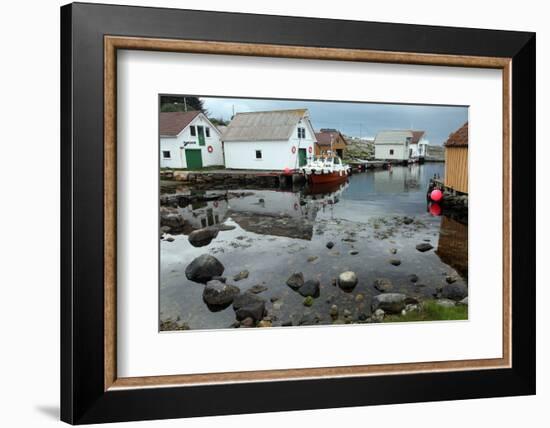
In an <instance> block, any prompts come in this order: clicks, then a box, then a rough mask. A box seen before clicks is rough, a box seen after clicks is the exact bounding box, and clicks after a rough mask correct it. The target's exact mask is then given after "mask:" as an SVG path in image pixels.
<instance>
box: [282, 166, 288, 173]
mask: <svg viewBox="0 0 550 428" xmlns="http://www.w3.org/2000/svg"><path fill="white" fill-rule="evenodd" d="M283 171H284V172H285V174H290V168H289V167H288V166H285V169H284V170H283Z"/></svg>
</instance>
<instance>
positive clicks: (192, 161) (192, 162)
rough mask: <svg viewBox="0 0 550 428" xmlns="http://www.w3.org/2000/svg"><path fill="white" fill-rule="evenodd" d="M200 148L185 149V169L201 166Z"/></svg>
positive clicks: (199, 167)
mask: <svg viewBox="0 0 550 428" xmlns="http://www.w3.org/2000/svg"><path fill="white" fill-rule="evenodd" d="M201 152H202V151H201V149H185V160H186V161H187V169H201V168H202V154H201Z"/></svg>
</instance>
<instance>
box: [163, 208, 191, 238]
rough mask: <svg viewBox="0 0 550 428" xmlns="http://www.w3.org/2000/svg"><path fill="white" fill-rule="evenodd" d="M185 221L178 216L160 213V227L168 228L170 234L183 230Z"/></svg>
mask: <svg viewBox="0 0 550 428" xmlns="http://www.w3.org/2000/svg"><path fill="white" fill-rule="evenodd" d="M184 224H185V220H184V219H183V217H182V216H181V215H180V214H176V213H171V212H164V211H161V213H160V225H161V227H162V226H168V227H169V228H170V231H171V232H174V233H176V232H180V231H181V230H182V229H183V226H184Z"/></svg>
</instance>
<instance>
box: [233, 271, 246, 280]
mask: <svg viewBox="0 0 550 428" xmlns="http://www.w3.org/2000/svg"><path fill="white" fill-rule="evenodd" d="M248 275H249V272H248V271H247V270H242V271H240V272H239V273H238V274H237V275H235V276H234V277H233V281H240V280H241V279H246V278H248Z"/></svg>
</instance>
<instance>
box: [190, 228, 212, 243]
mask: <svg viewBox="0 0 550 428" xmlns="http://www.w3.org/2000/svg"><path fill="white" fill-rule="evenodd" d="M218 232H219V230H217V229H214V228H211V227H205V228H202V229H197V230H194V231H193V232H191V233H190V234H189V236H188V239H189V243H190V244H191V245H192V246H193V247H204V246H205V245H208V244H210V242H212V240H213V239H214V238H215V237H216V236H218Z"/></svg>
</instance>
